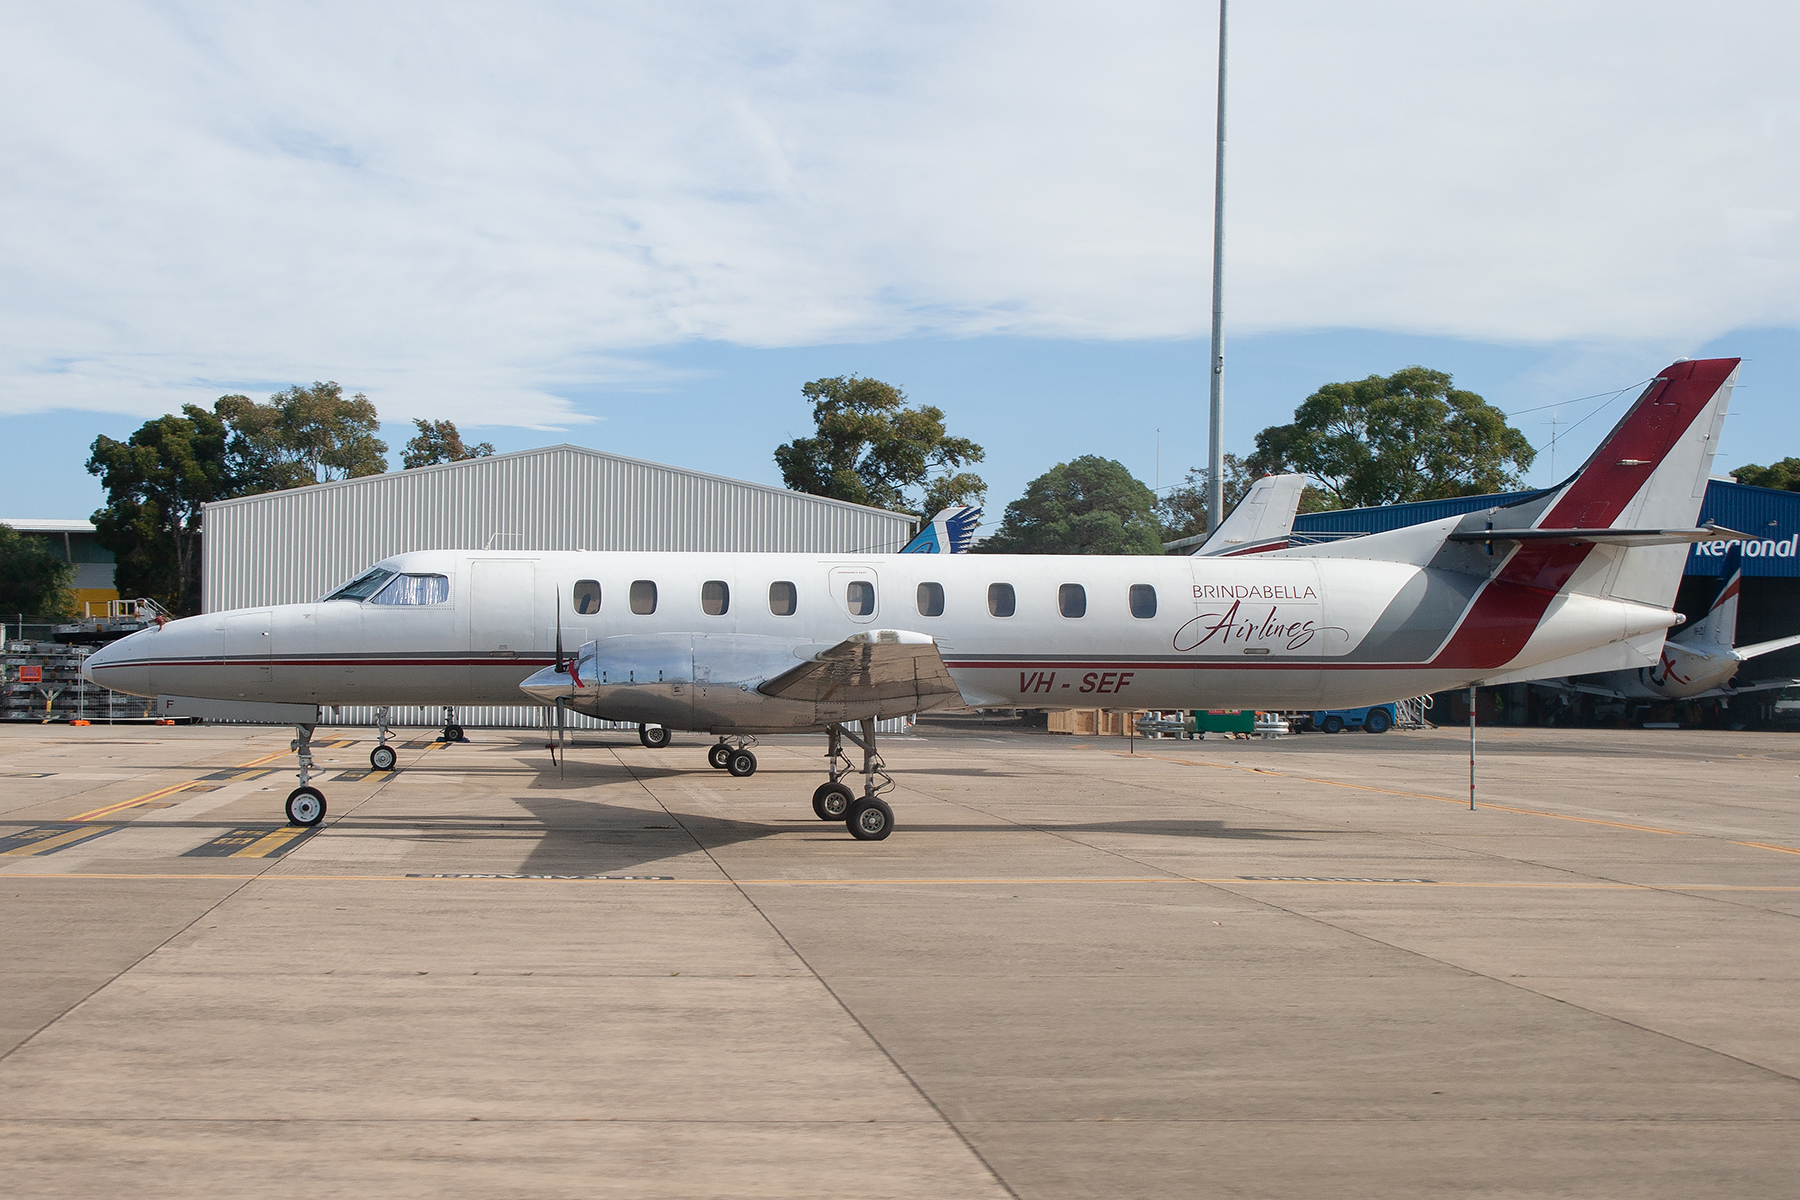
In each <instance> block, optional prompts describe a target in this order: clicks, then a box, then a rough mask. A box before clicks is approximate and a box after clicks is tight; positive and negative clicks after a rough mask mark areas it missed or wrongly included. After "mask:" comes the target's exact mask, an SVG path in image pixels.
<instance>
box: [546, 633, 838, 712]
mask: <svg viewBox="0 0 1800 1200" xmlns="http://www.w3.org/2000/svg"><path fill="white" fill-rule="evenodd" d="M817 649H819V647H817V646H814V645H812V644H811V643H808V642H797V641H794V640H791V639H788V638H774V637H759V636H756V635H754V634H705V633H634V634H621V635H619V636H617V637H609V638H601V639H600V640H599V641H594V642H589V643H587V645H585V646H583V647H582V648H581V650H580V652H579V653H578V654H577V655H576V657H575V661H574V664H573V665H574V676H573V678H571V677H568V676H563V677H560V678H559V679H557V680H556V683H555V684H553V685H552V689H551V690H552V693H553V694H551V695H542V693H543V692H544V690H545V689H544V688H543V687H542V686H541V685H542V684H543V682H544V676H545V673H544V672H539V673H538V675H535V676H533V677H532V678H531V679H529V680H527V681H526V683H525V690H526V691H528V692H530V693H531V694H533V695H540V696H541V698H543V699H546V700H550V699H553V698H554V697H555V696H561V697H563V698H564V702H565V703H566V704H567V705H568V706H569V707H570V708H572V709H574V710H575V711H576V712H581V713H586V714H587V715H588V716H591V717H598V718H600V719H601V720H605V721H629V722H637V723H642V724H646V725H667V726H669V727H671V728H674V729H714V728H720V729H724V728H731V729H738V728H750V727H754V728H758V729H782V728H793V729H805V728H808V727H810V726H812V725H815V724H817V716H816V714H815V706H814V705H812V704H803V703H783V702H780V701H774V700H771V699H769V698H768V697H765V696H761V695H758V694H757V691H756V688H757V685H759V684H761V683H762V682H763V681H764V680H767V679H773V678H775V677H776V676H778V675H781V674H783V673H784V672H787V671H791V670H792V669H794V668H795V667H797V666H799V665H800V663H801V662H802V661H803V660H804V659H806V658H807V657H809V656H810V655H811V654H812V652H814V651H816V650H817ZM576 679H579V681H580V685H581V686H579V687H578V686H576V685H575V680H576Z"/></svg>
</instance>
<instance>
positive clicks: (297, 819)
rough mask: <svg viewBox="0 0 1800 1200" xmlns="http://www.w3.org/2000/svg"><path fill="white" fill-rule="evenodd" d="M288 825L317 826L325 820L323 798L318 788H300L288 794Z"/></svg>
mask: <svg viewBox="0 0 1800 1200" xmlns="http://www.w3.org/2000/svg"><path fill="white" fill-rule="evenodd" d="M287 819H288V824H289V825H309V826H310V825H317V824H318V823H319V822H320V821H323V820H324V819H325V796H324V795H323V793H321V792H320V791H319V789H318V788H310V787H300V788H295V789H294V790H293V791H291V792H289V793H288V798H287Z"/></svg>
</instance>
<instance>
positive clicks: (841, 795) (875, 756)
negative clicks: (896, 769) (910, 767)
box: [813, 719, 894, 842]
mask: <svg viewBox="0 0 1800 1200" xmlns="http://www.w3.org/2000/svg"><path fill="white" fill-rule="evenodd" d="M858 724H860V725H861V726H862V736H860V737H858V736H857V735H856V734H855V733H854V732H852V731H851V730H850V729H849V728H847V727H846V726H843V725H830V726H827V727H826V733H827V734H828V736H829V737H830V739H831V742H830V749H829V750H828V751H827V758H828V760H829V767H830V771H831V782H830V783H827V784H823V785H822V786H820V788H819V790H818V791H816V792H814V793H813V812H814V813H816V814H818V816H819V817H820V819H822V820H826V821H832V820H842V821H843V822H844V825H845V827H846V828H848V829H849V830H850V836H851V837H853V838H855V839H856V840H857V841H859V842H879V841H881V840H882V839H883V838H885V837H887V835H888V834H890V833H892V832H894V810H893V809H891V808H889V807H888V805H887V801H885V800H883V799H882V798H881V793H882V792H885V791H887V790H888V789H889V788H891V787H893V786H894V777H893V776H892V775H889V774H888V773H887V764H886V763H884V762H882V761H881V753H880V751H878V750H876V748H875V722H874V720H872V719H871V720H865V721H860V722H858ZM842 738H849V739H850V741H851V742H852V743H854V744H855V745H856V746H858V747H860V748H861V749H862V752H863V765H862V771H861V772H860V774H861V775H862V777H863V790H862V795H861V796H857V795H856V794H855V793H853V792H852V791H851V790H850V789H849V788H848V787H846V786H845V785H844V784H842V783H839V782H838V779H839V778H840V776H843V775H848V774H849V773H850V771H851V762H850V759H849V758H848V757H847V756H846V755H845V754H844V749H843V742H842V741H841V740H840V739H842ZM840 761H841V762H842V763H843V769H842V770H841V771H840V770H839V769H838V763H839V762H840ZM840 805H842V806H843V807H839V806H840Z"/></svg>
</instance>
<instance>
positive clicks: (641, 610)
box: [631, 579, 656, 617]
mask: <svg viewBox="0 0 1800 1200" xmlns="http://www.w3.org/2000/svg"><path fill="white" fill-rule="evenodd" d="M631 611H632V612H634V613H636V614H637V615H638V616H640V617H647V616H649V615H650V614H651V613H653V612H655V611H656V584H655V583H654V582H653V581H651V580H648V579H639V580H635V581H633V583H632V585H631Z"/></svg>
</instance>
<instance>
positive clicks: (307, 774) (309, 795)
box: [287, 725, 325, 826]
mask: <svg viewBox="0 0 1800 1200" xmlns="http://www.w3.org/2000/svg"><path fill="white" fill-rule="evenodd" d="M294 732H295V733H297V734H298V735H299V736H297V737H296V738H295V739H294V744H293V745H292V746H291V747H290V749H293V750H295V751H298V752H299V755H300V786H299V787H297V788H295V789H294V790H293V791H291V792H289V793H288V798H287V819H288V824H290V825H306V826H313V825H317V824H318V823H319V822H320V821H323V820H324V819H325V793H323V792H321V791H320V790H319V789H318V788H316V787H309V786H307V780H309V779H311V778H312V773H313V760H312V735H313V727H312V726H311V725H296V726H294Z"/></svg>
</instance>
